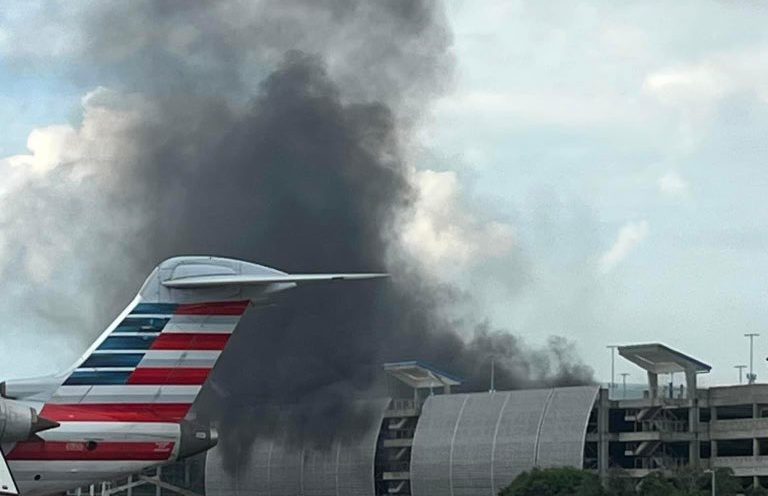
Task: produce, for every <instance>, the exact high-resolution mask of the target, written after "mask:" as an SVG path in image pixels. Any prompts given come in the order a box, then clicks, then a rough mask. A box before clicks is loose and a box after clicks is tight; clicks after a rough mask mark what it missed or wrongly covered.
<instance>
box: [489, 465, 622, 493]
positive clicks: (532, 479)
mask: <svg viewBox="0 0 768 496" xmlns="http://www.w3.org/2000/svg"><path fill="white" fill-rule="evenodd" d="M499 496H607V493H606V492H605V491H604V490H603V487H602V485H601V484H600V479H599V478H598V477H597V475H595V474H593V473H592V472H589V471H586V470H578V469H575V468H570V467H565V468H548V469H543V470H541V469H533V470H531V471H530V472H523V473H522V474H520V475H518V476H517V477H516V478H515V480H513V481H512V484H510V485H509V486H507V487H506V488H505V489H503V490H502V491H501V492H500V493H499Z"/></svg>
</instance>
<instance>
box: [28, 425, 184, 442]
mask: <svg viewBox="0 0 768 496" xmlns="http://www.w3.org/2000/svg"><path fill="white" fill-rule="evenodd" d="M180 428H181V427H180V426H179V424H174V423H166V422H61V425H60V426H59V427H57V428H55V429H51V430H48V431H44V432H41V433H40V434H39V436H40V437H42V438H43V439H45V440H46V441H73V442H77V441H105V442H109V441H115V442H117V441H120V442H122V441H134V442H152V441H169V442H176V441H178V436H179V432H180Z"/></svg>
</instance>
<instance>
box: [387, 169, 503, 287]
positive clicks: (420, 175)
mask: <svg viewBox="0 0 768 496" xmlns="http://www.w3.org/2000/svg"><path fill="white" fill-rule="evenodd" d="M412 181H413V183H414V186H415V188H416V190H417V191H418V200H417V201H416V204H415V205H414V209H413V211H412V212H411V216H410V217H409V218H408V220H407V221H406V222H405V223H404V226H403V228H402V232H401V243H402V246H403V248H404V249H405V250H406V252H408V253H409V254H411V255H412V256H414V257H415V258H417V259H418V260H420V261H421V262H422V263H423V264H424V265H425V266H426V267H427V268H428V269H431V270H432V271H433V272H435V273H439V274H443V275H445V274H447V273H454V272H456V271H457V270H461V269H463V268H466V267H467V266H468V265H470V264H473V263H477V262H482V261H483V260H487V259H488V258H498V257H502V256H504V255H505V254H507V253H509V252H510V251H511V250H512V248H513V247H514V245H515V233H514V229H513V228H512V226H510V225H508V224H505V223H502V222H495V221H490V222H485V221H483V220H482V219H480V218H478V217H477V215H476V214H475V213H473V212H472V211H470V210H469V209H467V208H465V205H464V202H463V198H462V195H463V192H462V190H461V185H460V183H459V179H458V177H457V175H456V173H455V172H452V171H446V172H437V171H433V170H423V171H415V172H414V173H413V178H412Z"/></svg>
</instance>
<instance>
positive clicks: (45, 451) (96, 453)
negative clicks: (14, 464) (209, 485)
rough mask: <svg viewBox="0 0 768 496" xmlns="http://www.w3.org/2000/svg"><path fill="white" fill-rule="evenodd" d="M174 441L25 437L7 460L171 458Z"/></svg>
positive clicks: (9, 454)
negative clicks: (86, 440) (26, 439)
mask: <svg viewBox="0 0 768 496" xmlns="http://www.w3.org/2000/svg"><path fill="white" fill-rule="evenodd" d="M173 446H174V443H172V442H165V441H159V442H151V443H147V442H142V443H131V442H99V441H97V442H95V443H91V444H89V443H84V442H67V441H42V442H41V441H23V442H20V443H16V446H15V447H14V448H13V449H12V450H11V452H10V453H8V456H7V457H6V458H7V459H8V460H81V461H85V460H102V461H103V460H168V459H169V458H170V457H171V455H172V454H173Z"/></svg>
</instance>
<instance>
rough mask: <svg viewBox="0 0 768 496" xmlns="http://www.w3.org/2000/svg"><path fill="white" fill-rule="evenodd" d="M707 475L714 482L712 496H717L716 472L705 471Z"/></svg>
mask: <svg viewBox="0 0 768 496" xmlns="http://www.w3.org/2000/svg"><path fill="white" fill-rule="evenodd" d="M704 473H705V474H709V475H710V476H711V478H712V479H711V480H712V483H711V484H712V496H717V493H716V489H715V471H714V470H705V471H704Z"/></svg>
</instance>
